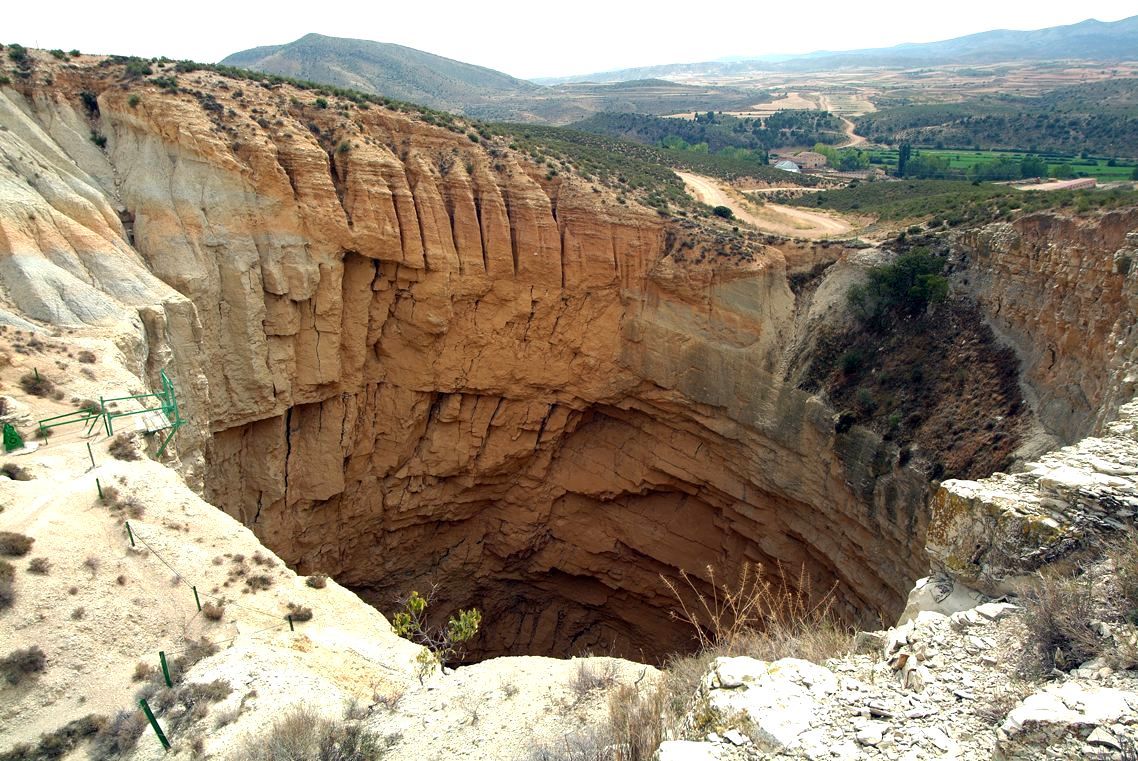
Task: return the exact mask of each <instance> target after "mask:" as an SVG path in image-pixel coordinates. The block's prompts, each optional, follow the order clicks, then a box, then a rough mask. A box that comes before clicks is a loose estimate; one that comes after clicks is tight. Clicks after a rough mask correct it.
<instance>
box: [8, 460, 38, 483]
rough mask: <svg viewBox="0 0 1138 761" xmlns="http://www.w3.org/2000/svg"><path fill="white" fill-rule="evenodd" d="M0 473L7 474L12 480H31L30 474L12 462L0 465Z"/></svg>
mask: <svg viewBox="0 0 1138 761" xmlns="http://www.w3.org/2000/svg"><path fill="white" fill-rule="evenodd" d="M0 475H3V476H7V477H8V478H10V479H12V480H13V481H31V480H32V475H31V473H28V471H26V470H24V469H23V468H21V467H20V466H19V465H17V464H16V463H14V462H6V463H4V464H3V465H0Z"/></svg>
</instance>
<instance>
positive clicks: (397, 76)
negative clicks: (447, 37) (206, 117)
mask: <svg viewBox="0 0 1138 761" xmlns="http://www.w3.org/2000/svg"><path fill="white" fill-rule="evenodd" d="M221 63H222V64H224V65H226V66H239V67H241V68H246V69H253V70H255V71H264V72H267V73H271V74H280V75H282V76H287V77H294V78H297V79H305V80H309V81H312V82H319V83H321V84H328V85H333V86H335V87H346V88H351V89H355V90H360V91H362V92H367V93H373V94H376V95H383V96H386V97H389V98H396V99H398V100H406V101H409V102H412V103H420V104H422V105H426V106H430V107H432V108H442V109H458V110H463V109H466V108H469V107H471V106H474V105H480V104H484V103H486V102H487V101H491V100H494V99H496V98H502V97H513V96H519V95H531V94H534V93H536V92H538V91H540V90H541V89H542V88H541V87H540V86H538V85H535V84H533V83H531V82H525V81H522V80H520V79H515V78H514V77H511V76H509V75H508V74H503V73H502V72H500V71H494V70H493V69H487V68H483V67H481V66H473V65H471V64H468V63H462V62H461V61H455V60H452V59H450V58H444V57H442V56H437V55H433V54H431V53H426V52H423V51H422V50H415V49H414V48H408V47H403V46H402V45H393V44H391V43H386V42H373V41H371V40H352V39H345V38H341V37H326V36H324V35H322V34H306V35H305V36H303V37H301V38H300V39H299V40H296V41H295V42H290V43H288V44H286V45H270V46H267V47H259V48H252V49H250V50H243V51H241V52H238V53H234V54H233V55H230V56H227V57H226V58H225V59H224V60H222V61H221Z"/></svg>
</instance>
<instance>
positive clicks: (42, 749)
mask: <svg viewBox="0 0 1138 761" xmlns="http://www.w3.org/2000/svg"><path fill="white" fill-rule="evenodd" d="M106 723H107V717H106V716H98V715H96V714H90V715H88V716H84V717H83V718H81V719H76V720H75V721H71V722H68V723H67V724H65V725H63V726H62V727H60V728H59V729H57V730H55V731H54V732H45V733H44V734H42V735H40V739H39V742H38V743H37V744H36V745H29V744H28V743H22V744H20V745H17V746H15V747H13V748H12V749H11V750H9V751H7V752H4V753H0V761H55V759H59V758H63V757H64V756H66V755H67V754H68V753H70V752H71V751H72V750H74V749H75V748H77V747H78V746H79V745H80V744H81V743H82V742H84V741H85V740H86V739H87V738H88V737H91V736H92V735H94V734H95V733H97V732H98V731H99V730H101V729H102V728H103V727H104V726H106Z"/></svg>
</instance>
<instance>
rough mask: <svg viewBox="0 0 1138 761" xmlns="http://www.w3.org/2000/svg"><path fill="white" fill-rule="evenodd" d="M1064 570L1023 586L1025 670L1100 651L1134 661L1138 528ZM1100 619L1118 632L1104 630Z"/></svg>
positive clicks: (1038, 672)
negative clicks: (1064, 571) (1109, 633)
mask: <svg viewBox="0 0 1138 761" xmlns="http://www.w3.org/2000/svg"><path fill="white" fill-rule="evenodd" d="M1064 570H1066V573H1065V574H1052V575H1049V576H1044V575H1042V574H1040V575H1038V576H1037V577H1036V579H1035V581H1034V583H1032V584H1031V585H1030V586H1028V587H1026V588H1025V589H1024V590H1023V592H1022V597H1023V600H1024V609H1025V615H1024V626H1025V628H1026V635H1027V636H1026V641H1025V647H1024V649H1023V653H1022V655H1023V658H1022V660H1021V663H1020V667H1021V671H1022V672H1023V673H1025V674H1027V675H1029V676H1034V677H1039V676H1043V675H1046V674H1048V673H1050V672H1051V671H1052V670H1053V669H1059V670H1060V671H1069V670H1071V669H1073V668H1076V667H1078V666H1079V665H1080V664H1082V663H1084V662H1085V661H1088V660H1090V659H1092V658H1095V657H1098V656H1103V657H1105V658H1106V659H1107V660H1108V661H1109V662H1111V663H1113V664H1115V665H1118V666H1119V667H1120V668H1127V667H1129V665H1131V664H1132V663H1133V662H1134V661H1135V660H1138V652H1135V648H1134V646H1133V645H1132V644H1131V642H1130V640H1131V638H1132V636H1133V635H1134V633H1135V629H1134V627H1135V626H1138V532H1134V531H1129V532H1127V533H1126V534H1125V535H1123V537H1122V538H1121V539H1118V540H1116V541H1114V542H1113V543H1111V544H1109V545H1107V547H1106V548H1105V551H1104V552H1103V554H1101V555H1098V556H1097V557H1096V558H1090V557H1088V558H1086V559H1085V560H1084V562H1083V563H1081V564H1079V565H1077V566H1075V567H1071V568H1067V569H1064ZM1098 622H1104V623H1106V624H1108V625H1109V626H1110V627H1111V628H1113V629H1114V630H1115V633H1116V634H1115V636H1113V637H1112V636H1103V634H1104V633H1105V632H1103V631H1099V630H1096V629H1097V623H1098ZM1092 624H1096V627H1095V628H1092ZM1118 635H1122V636H1121V637H1120V636H1118Z"/></svg>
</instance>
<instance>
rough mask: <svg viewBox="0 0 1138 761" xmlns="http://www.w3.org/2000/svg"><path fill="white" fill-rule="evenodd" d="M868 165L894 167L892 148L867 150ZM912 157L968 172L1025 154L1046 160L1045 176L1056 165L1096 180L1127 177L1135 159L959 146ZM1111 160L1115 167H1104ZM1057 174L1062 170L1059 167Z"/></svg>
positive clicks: (916, 152) (918, 152) (920, 152)
mask: <svg viewBox="0 0 1138 761" xmlns="http://www.w3.org/2000/svg"><path fill="white" fill-rule="evenodd" d="M868 153H869V157H870V158H869V160H870V162H871V163H872V164H874V165H878V166H883V167H887V171H892V170H893V169H896V167H897V150H896V149H871V150H869V151H868ZM913 156H914V157H917V156H936V157H938V158H942V159H945V160H947V161H948V165H949V168H950V169H951V170H953V171H954V172H955V171H958V172H960V173H961V175H968V174H969V173H970V172H971V170H972V168H973V167H974V166H975V165H977V164H982V165H983V164H991V163H994V162H997V161H1000V160H1001V159H1004V160H1013V161H1020V160H1022V159H1024V158H1025V157H1027V156H1037V157H1039V158H1041V159H1043V160H1044V161H1045V162H1046V163H1047V170H1048V172H1047V173H1048V175H1049V176H1052V177H1054V176H1056V170H1057V168H1058V167H1060V166H1068V167H1070V168H1071V175H1070V176H1071V178H1075V177H1095V178H1097V179H1098V181H1099V182H1120V181H1126V180H1130V179H1131V176H1132V175H1133V173H1134V167H1135V162H1134V161H1133V160H1125V159H1109V158H1096V157H1093V156H1092V157H1090V158H1085V159H1084V158H1080V157H1079V156H1066V155H1061V154H1056V153H1028V152H1026V151H968V150H961V149H936V148H914V149H913ZM1111 161H1114V163H1115V164H1116V166H1108V164H1109V163H1110V162H1111ZM1060 173H1062V171H1061V170H1060Z"/></svg>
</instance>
